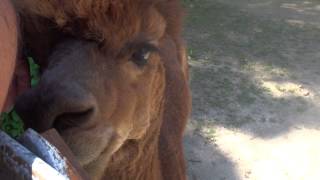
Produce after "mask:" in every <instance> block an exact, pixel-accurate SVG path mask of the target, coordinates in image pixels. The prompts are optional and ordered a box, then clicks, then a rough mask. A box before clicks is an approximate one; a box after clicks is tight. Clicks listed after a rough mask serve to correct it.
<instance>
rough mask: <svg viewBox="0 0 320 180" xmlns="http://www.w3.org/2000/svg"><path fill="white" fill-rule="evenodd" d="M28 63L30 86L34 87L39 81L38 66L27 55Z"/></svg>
mask: <svg viewBox="0 0 320 180" xmlns="http://www.w3.org/2000/svg"><path fill="white" fill-rule="evenodd" d="M28 64H29V72H30V77H31V87H35V86H36V85H38V83H39V81H40V66H39V65H38V64H36V63H35V61H34V60H33V58H32V57H28Z"/></svg>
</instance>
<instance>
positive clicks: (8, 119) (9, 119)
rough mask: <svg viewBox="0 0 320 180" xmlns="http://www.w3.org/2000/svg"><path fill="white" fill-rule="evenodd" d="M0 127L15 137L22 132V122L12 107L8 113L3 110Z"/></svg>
mask: <svg viewBox="0 0 320 180" xmlns="http://www.w3.org/2000/svg"><path fill="white" fill-rule="evenodd" d="M0 129H1V130H3V131H4V132H6V133H7V134H9V135H10V136H11V137H14V138H17V137H19V136H20V135H22V134H23V131H24V124H23V121H22V119H21V117H20V116H19V115H18V114H17V112H16V111H15V110H14V109H12V110H11V111H10V112H9V113H7V112H4V113H2V114H1V116H0Z"/></svg>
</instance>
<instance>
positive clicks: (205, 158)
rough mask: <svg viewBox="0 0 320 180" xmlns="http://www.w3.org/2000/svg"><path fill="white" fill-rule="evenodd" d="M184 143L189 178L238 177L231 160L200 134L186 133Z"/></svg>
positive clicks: (215, 179)
mask: <svg viewBox="0 0 320 180" xmlns="http://www.w3.org/2000/svg"><path fill="white" fill-rule="evenodd" d="M184 144H185V148H186V151H185V155H186V156H187V159H186V161H187V162H188V164H189V166H188V168H187V169H188V172H189V173H188V177H189V180H202V179H203V180H205V179H206V180H237V179H239V178H238V175H237V172H236V171H235V170H234V164H233V162H231V161H230V160H229V159H228V158H227V157H226V156H225V155H224V154H223V153H222V152H221V151H219V150H218V149H217V148H216V147H215V146H214V145H212V144H210V143H209V142H208V141H206V140H205V139H204V138H203V137H202V136H201V135H200V134H197V133H194V134H187V135H186V137H185V141H184ZM199 147H201V148H199ZM199 177H201V178H199Z"/></svg>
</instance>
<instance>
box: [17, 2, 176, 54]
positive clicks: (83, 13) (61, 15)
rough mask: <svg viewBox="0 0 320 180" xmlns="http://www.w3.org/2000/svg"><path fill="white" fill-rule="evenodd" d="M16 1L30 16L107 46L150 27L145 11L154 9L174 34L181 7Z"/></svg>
mask: <svg viewBox="0 0 320 180" xmlns="http://www.w3.org/2000/svg"><path fill="white" fill-rule="evenodd" d="M15 1H16V4H17V5H18V8H20V11H21V12H23V13H25V15H27V16H29V18H30V16H31V17H41V18H46V19H50V21H51V22H54V24H55V25H56V26H57V28H59V29H60V30H62V31H64V32H67V33H70V34H73V35H75V36H77V37H79V36H82V37H83V38H85V39H91V40H95V41H98V42H102V43H103V45H104V46H106V47H108V48H110V47H115V46H114V43H117V44H121V43H123V41H124V40H125V41H127V40H128V39H130V38H132V37H134V36H135V35H136V33H137V32H143V31H144V29H147V28H152V24H145V22H147V21H148V18H150V17H149V13H150V12H148V11H154V10H155V9H156V10H157V11H159V12H160V13H161V15H162V16H163V17H164V19H165V21H166V25H167V28H166V31H167V33H168V34H169V35H171V36H173V37H175V36H177V35H179V34H180V32H181V12H182V11H181V9H180V6H179V3H178V1H176V0H47V1H46V2H45V3H43V2H41V0H24V1H21V2H20V0H15ZM18 1H19V2H18ZM150 7H151V8H150ZM141 17H143V18H142V19H141ZM154 23H157V22H154ZM110 44H112V45H110Z"/></svg>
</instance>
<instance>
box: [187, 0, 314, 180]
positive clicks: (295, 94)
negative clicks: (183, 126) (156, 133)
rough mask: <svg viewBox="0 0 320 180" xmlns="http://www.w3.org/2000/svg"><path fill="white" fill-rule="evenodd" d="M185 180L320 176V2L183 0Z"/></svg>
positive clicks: (310, 178) (287, 179)
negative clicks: (187, 107)
mask: <svg viewBox="0 0 320 180" xmlns="http://www.w3.org/2000/svg"><path fill="white" fill-rule="evenodd" d="M185 5H186V7H187V9H188V17H187V19H186V30H185V38H186V39H187V42H188V46H189V55H190V60H189V63H190V66H191V77H192V78H191V87H192V93H193V113H192V118H191V121H190V123H189V125H188V131H187V133H186V138H185V152H186V156H187V161H188V175H189V179H190V180H238V179H239V180H247V179H248V180H319V179H320V1H318V0H311V1H302V0H185Z"/></svg>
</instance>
